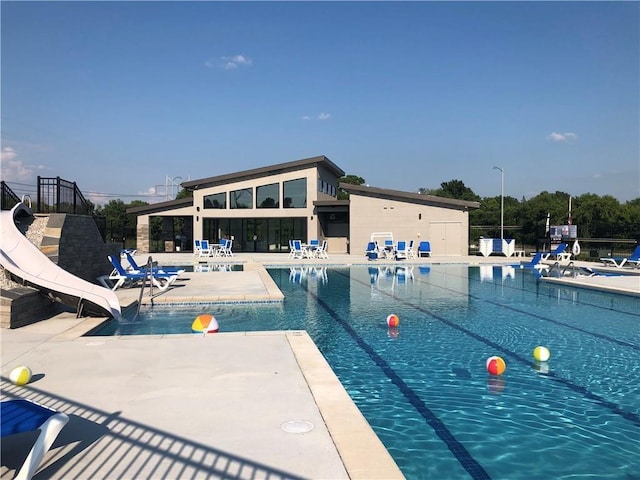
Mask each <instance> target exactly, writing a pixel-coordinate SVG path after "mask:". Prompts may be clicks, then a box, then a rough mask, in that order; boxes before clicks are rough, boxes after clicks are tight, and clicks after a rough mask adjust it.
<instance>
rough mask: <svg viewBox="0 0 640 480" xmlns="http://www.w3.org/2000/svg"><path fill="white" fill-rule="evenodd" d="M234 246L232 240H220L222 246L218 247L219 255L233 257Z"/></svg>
mask: <svg viewBox="0 0 640 480" xmlns="http://www.w3.org/2000/svg"><path fill="white" fill-rule="evenodd" d="M232 246H233V240H231V239H230V238H224V239H222V240H220V246H219V247H218V255H220V256H221V257H233V251H232V250H231V248H232Z"/></svg>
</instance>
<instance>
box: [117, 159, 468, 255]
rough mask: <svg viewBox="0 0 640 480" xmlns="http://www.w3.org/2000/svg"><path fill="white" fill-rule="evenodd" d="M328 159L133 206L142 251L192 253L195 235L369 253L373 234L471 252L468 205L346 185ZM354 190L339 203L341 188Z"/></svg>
mask: <svg viewBox="0 0 640 480" xmlns="http://www.w3.org/2000/svg"><path fill="white" fill-rule="evenodd" d="M344 175H345V172H344V171H343V170H342V169H341V168H340V167H338V166H337V165H336V164H334V163H333V162H332V161H331V160H329V159H328V158H327V157H326V156H324V155H321V156H317V157H311V158H305V159H302V160H295V161H291V162H286V163H280V164H276V165H271V166H267V167H261V168H255V169H251V170H245V171H241V172H236V173H229V174H223V175H218V176H213V177H207V178H202V179H197V180H189V181H186V182H183V183H182V184H181V186H182V187H183V188H184V189H187V190H191V191H192V192H193V196H192V197H190V198H182V199H178V200H172V201H166V202H161V203H155V204H151V205H145V206H140V207H133V208H130V209H128V210H127V213H132V214H135V215H136V216H137V249H138V251H139V252H158V251H163V252H172V251H192V250H193V245H194V240H198V239H207V240H209V241H212V242H217V241H219V240H221V239H223V238H227V239H228V238H230V239H232V240H233V251H234V252H260V253H278V252H281V253H286V252H289V240H291V239H300V240H303V241H307V240H310V239H318V240H319V241H320V242H322V241H323V240H326V241H327V251H328V252H329V254H331V253H336V254H338V253H340V254H344V253H360V252H364V250H365V248H366V245H367V242H368V241H369V239H370V236H371V233H373V232H392V233H393V235H394V239H395V240H406V241H411V240H414V242H416V246H417V244H418V243H419V242H420V241H424V240H428V241H429V242H430V244H431V250H432V251H433V252H435V253H437V254H438V255H449V256H461V255H467V251H468V244H469V211H470V210H471V209H475V208H479V207H480V205H479V203H478V202H470V201H464V200H457V199H451V198H444V197H436V196H432V195H422V194H417V193H411V192H403V191H397V190H390V189H385V188H376V187H370V186H365V185H352V184H347V183H340V178H342V177H344ZM339 190H343V191H345V192H347V193H348V194H349V199H348V200H338V191H339Z"/></svg>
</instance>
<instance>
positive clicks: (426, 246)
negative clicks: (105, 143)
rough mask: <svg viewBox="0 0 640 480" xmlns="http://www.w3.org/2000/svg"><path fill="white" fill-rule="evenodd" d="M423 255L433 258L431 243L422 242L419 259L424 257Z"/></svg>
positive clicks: (419, 248)
mask: <svg viewBox="0 0 640 480" xmlns="http://www.w3.org/2000/svg"><path fill="white" fill-rule="evenodd" d="M423 255H426V256H427V257H430V256H431V243H429V242H427V241H422V242H420V245H418V257H422V256H423Z"/></svg>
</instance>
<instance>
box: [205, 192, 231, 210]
mask: <svg viewBox="0 0 640 480" xmlns="http://www.w3.org/2000/svg"><path fill="white" fill-rule="evenodd" d="M204 208H223V209H224V208H227V194H226V193H224V192H223V193H214V194H213V195H206V196H205V197H204Z"/></svg>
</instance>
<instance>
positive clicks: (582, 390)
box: [351, 278, 640, 427]
mask: <svg viewBox="0 0 640 480" xmlns="http://www.w3.org/2000/svg"><path fill="white" fill-rule="evenodd" d="M351 280H354V281H356V282H358V283H360V284H362V285H364V286H368V287H370V285H368V284H366V283H365V282H362V281H360V280H357V279H355V278H352V279H351ZM445 290H449V289H445ZM378 291H379V292H380V293H382V294H384V295H386V296H388V297H391V298H393V299H394V300H397V301H398V302H400V303H402V304H404V305H406V306H408V307H411V308H413V309H415V310H417V311H419V312H421V313H424V314H425V315H429V316H431V317H433V318H435V319H436V320H439V321H440V322H442V323H444V324H445V325H448V326H450V327H451V328H454V329H456V330H458V331H460V332H462V333H464V334H465V335H468V336H470V337H471V338H474V339H476V340H478V341H479V342H481V343H484V344H485V345H488V346H490V347H491V348H494V349H496V350H498V351H500V352H502V353H504V354H505V355H508V356H510V357H512V358H515V359H516V360H518V361H519V362H521V363H523V364H524V365H527V366H529V367H531V368H534V367H535V365H536V364H535V363H534V362H532V361H531V360H528V359H526V358H524V357H523V356H521V355H519V354H518V353H516V352H513V351H511V350H509V349H507V348H505V347H503V346H502V345H499V344H497V343H495V342H493V341H491V340H489V339H488V338H485V337H483V336H481V335H478V334H477V333H475V332H472V331H471V330H467V329H466V328H464V327H461V326H460V325H457V324H455V323H453V322H451V321H449V320H447V319H446V318H444V317H441V316H440V315H436V314H435V313H433V312H430V311H428V310H427V309H425V308H422V307H420V306H417V305H414V304H412V303H411V302H408V301H406V300H403V299H401V298H399V297H396V296H395V295H390V294H389V293H387V292H385V291H383V290H379V289H378ZM451 291H454V290H451ZM455 293H457V294H459V295H464V294H462V293H460V292H455ZM467 296H470V295H467ZM472 298H475V297H472ZM498 306H502V305H500V304H498ZM522 313H526V312H522ZM543 319H544V318H543ZM544 375H545V376H547V377H549V378H550V379H551V380H553V381H555V382H557V383H560V384H562V385H564V386H565V387H567V388H569V389H570V390H573V391H574V392H577V393H579V394H581V395H583V396H584V397H585V398H588V399H589V400H593V401H594V402H595V403H597V404H598V405H600V406H602V407H605V408H607V409H609V410H610V411H611V412H613V413H615V414H616V415H620V416H621V417H623V418H624V419H626V420H629V421H630V422H631V423H633V424H634V425H636V426H637V427H640V416H639V415H637V414H635V413H633V412H629V411H627V410H624V409H622V408H620V407H619V406H618V405H616V404H615V403H613V402H610V401H609V400H606V399H605V398H602V397H601V396H599V395H596V394H595V393H593V392H591V391H589V390H588V389H587V388H586V387H583V386H582V385H576V384H575V383H573V382H571V381H570V380H567V379H566V378H562V377H560V376H558V375H556V374H555V373H554V372H553V371H549V372H548V373H545V374H544Z"/></svg>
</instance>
